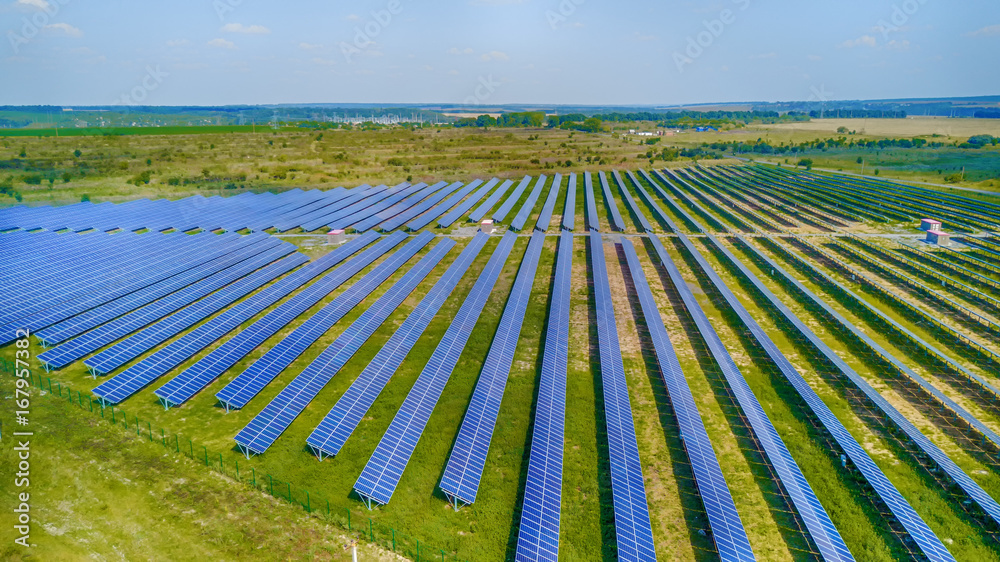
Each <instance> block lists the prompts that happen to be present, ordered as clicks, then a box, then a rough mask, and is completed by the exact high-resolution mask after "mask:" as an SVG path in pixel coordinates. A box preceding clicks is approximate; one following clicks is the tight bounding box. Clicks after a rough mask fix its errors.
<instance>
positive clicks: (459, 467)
mask: <svg viewBox="0 0 1000 562" xmlns="http://www.w3.org/2000/svg"><path fill="white" fill-rule="evenodd" d="M544 245H545V233H544V232H535V233H534V234H533V235H532V236H531V242H529V243H528V249H527V250H525V252H524V258H523V259H522V260H521V268H520V269H519V270H518V272H517V278H516V279H515V280H514V287H513V288H512V289H511V292H510V296H509V297H508V298H507V306H506V307H505V308H504V311H503V315H502V316H501V317H500V325H499V326H497V331H496V334H495V335H494V336H493V343H492V344H491V345H490V351H489V353H488V354H487V355H486V361H485V362H484V363H483V369H482V372H480V374H479V381H478V382H477V383H476V389H475V391H473V393H472V401H471V402H470V403H469V409H468V410H466V412H465V418H464V419H463V420H462V426H461V427H460V428H459V430H458V437H457V438H456V439H455V444H454V446H453V447H452V450H451V455H449V457H448V464H447V465H446V466H445V468H444V475H443V476H442V477H441V484H440V486H441V491H443V492H444V494H445V496H447V497H448V499H449V501H451V502H452V503H454V504H455V508H456V509H457V508H458V506H459V505H460V503H462V502H464V503H467V504H470V503H473V502H474V501H476V493H477V492H478V491H479V480H480V478H481V477H482V474H483V469H484V468H485V467H486V455H487V453H489V449H490V441H491V440H492V439H493V429H494V428H495V427H496V421H497V416H498V415H499V414H500V402H501V401H502V400H503V393H504V390H505V389H506V388H507V378H508V376H509V375H510V366H511V364H512V363H513V362H514V352H515V351H516V350H517V342H518V338H519V337H520V334H521V325H522V324H523V323H524V312H525V311H526V310H527V309H528V301H529V299H530V298H531V287H532V285H534V282H535V271H536V270H537V268H538V258H539V256H541V255H542V247H543V246H544Z"/></svg>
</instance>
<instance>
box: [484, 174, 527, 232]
mask: <svg viewBox="0 0 1000 562" xmlns="http://www.w3.org/2000/svg"><path fill="white" fill-rule="evenodd" d="M530 183H531V176H524V178H522V179H521V181H520V183H518V184H517V187H515V188H514V191H512V192H511V194H510V196H509V197H507V200H506V201H504V202H503V205H500V208H499V209H497V210H496V211H494V212H493V216H492V217H490V218H492V219H493V220H494V221H496V222H503V220H504V219H505V218H507V215H508V214H510V211H511V210H512V209H513V208H514V205H515V204H516V203H517V201H518V200H519V199H520V198H521V194H523V193H524V190H525V189H527V188H528V184H530Z"/></svg>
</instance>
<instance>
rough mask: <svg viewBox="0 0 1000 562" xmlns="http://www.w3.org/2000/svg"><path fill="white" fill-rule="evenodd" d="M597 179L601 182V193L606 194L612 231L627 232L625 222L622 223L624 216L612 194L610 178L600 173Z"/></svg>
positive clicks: (605, 200)
mask: <svg viewBox="0 0 1000 562" xmlns="http://www.w3.org/2000/svg"><path fill="white" fill-rule="evenodd" d="M597 177H598V178H600V180H601V192H602V193H604V203H605V204H606V205H607V206H608V211H610V212H611V229H612V230H617V231H618V232H625V222H624V221H622V214H621V213H620V212H618V204H617V203H615V196H614V194H612V193H611V186H610V185H608V178H607V176H605V175H604V172H603V171H601V172H598V173H597Z"/></svg>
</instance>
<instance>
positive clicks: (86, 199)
mask: <svg viewBox="0 0 1000 562" xmlns="http://www.w3.org/2000/svg"><path fill="white" fill-rule="evenodd" d="M87 201H90V195H89V194H87V193H84V194H83V196H81V197H80V202H81V203H86V202H87Z"/></svg>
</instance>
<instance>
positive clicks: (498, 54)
mask: <svg viewBox="0 0 1000 562" xmlns="http://www.w3.org/2000/svg"><path fill="white" fill-rule="evenodd" d="M479 58H480V59H482V60H483V61H485V62H489V61H492V60H501V61H502V60H510V57H508V56H507V53H505V52H503V51H490V52H488V53H483V54H482V55H480V56H479Z"/></svg>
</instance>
